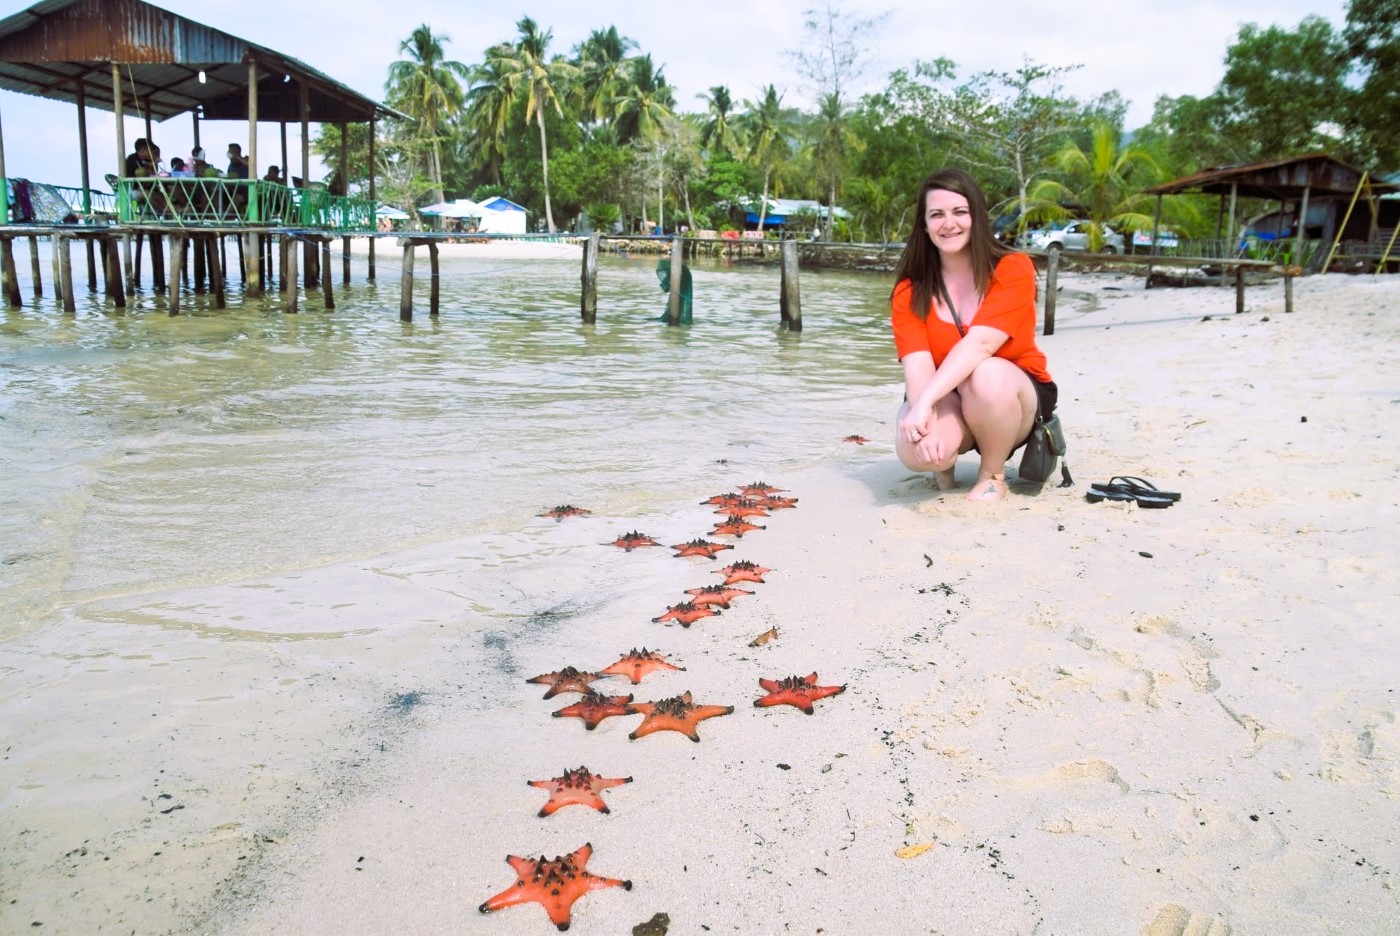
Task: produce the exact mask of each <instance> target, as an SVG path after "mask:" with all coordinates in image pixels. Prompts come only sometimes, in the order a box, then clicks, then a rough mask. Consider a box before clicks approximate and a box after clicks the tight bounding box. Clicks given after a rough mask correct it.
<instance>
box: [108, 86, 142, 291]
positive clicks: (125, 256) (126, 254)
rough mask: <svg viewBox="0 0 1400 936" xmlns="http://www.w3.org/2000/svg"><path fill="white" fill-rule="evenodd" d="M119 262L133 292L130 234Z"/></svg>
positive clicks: (123, 279)
mask: <svg viewBox="0 0 1400 936" xmlns="http://www.w3.org/2000/svg"><path fill="white" fill-rule="evenodd" d="M112 67H113V68H116V67H117V66H115V65H113V66H112ZM117 122H118V123H121V121H120V120H118V121H117ZM122 158H123V159H125V158H126V157H125V156H123V157H122ZM118 165H120V163H118ZM121 262H122V263H123V264H125V266H124V267H119V269H121V270H122V281H123V282H124V283H125V284H126V292H127V293H131V292H134V291H135V290H136V283H135V282H133V281H132V278H131V277H132V275H133V273H132V267H131V235H130V234H124V235H122V252H121ZM121 308H126V298H125V296H123V298H122V304H121Z"/></svg>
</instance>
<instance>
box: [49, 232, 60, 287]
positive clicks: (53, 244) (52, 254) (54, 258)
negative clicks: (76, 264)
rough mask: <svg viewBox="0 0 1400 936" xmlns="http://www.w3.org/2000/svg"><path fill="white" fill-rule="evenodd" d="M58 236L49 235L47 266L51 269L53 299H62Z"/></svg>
mask: <svg viewBox="0 0 1400 936" xmlns="http://www.w3.org/2000/svg"><path fill="white" fill-rule="evenodd" d="M58 239H59V238H58V235H57V234H50V235H49V264H50V266H52V267H53V297H54V298H55V299H62V298H63V271H62V270H61V269H60V268H59V266H60V265H59V262H58Z"/></svg>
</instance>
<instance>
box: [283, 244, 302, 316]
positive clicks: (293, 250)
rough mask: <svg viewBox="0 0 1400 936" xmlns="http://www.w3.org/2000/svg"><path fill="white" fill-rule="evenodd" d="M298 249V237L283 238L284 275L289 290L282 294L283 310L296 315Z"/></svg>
mask: <svg viewBox="0 0 1400 936" xmlns="http://www.w3.org/2000/svg"><path fill="white" fill-rule="evenodd" d="M297 249H298V245H297V242H296V238H294V237H286V236H284V237H283V238H282V277H283V280H284V283H283V285H285V286H286V289H287V291H286V292H285V293H283V294H282V311H283V312H287V313H289V314H292V315H295V314H296V311H297V290H298V289H299V288H300V287H299V284H298V283H297Z"/></svg>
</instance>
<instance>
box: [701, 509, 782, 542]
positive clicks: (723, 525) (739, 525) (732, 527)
mask: <svg viewBox="0 0 1400 936" xmlns="http://www.w3.org/2000/svg"><path fill="white" fill-rule="evenodd" d="M766 529H768V528H767V527H766V526H760V525H759V524H757V523H749V522H748V521H747V520H745V519H744V518H743V517H737V516H734V515H733V514H730V516H729V519H727V520H723V521H721V522H719V523H716V524H715V528H714V529H713V530H711V531H710V535H711V536H738V537H740V538H742V537H743V535H744V534H745V533H747V532H749V531H750V530H766Z"/></svg>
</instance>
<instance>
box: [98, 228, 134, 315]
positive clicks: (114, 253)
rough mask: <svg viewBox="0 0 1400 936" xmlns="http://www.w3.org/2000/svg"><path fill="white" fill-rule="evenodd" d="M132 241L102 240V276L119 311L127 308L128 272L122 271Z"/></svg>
mask: <svg viewBox="0 0 1400 936" xmlns="http://www.w3.org/2000/svg"><path fill="white" fill-rule="evenodd" d="M130 246H131V241H130V240H129V239H128V238H126V237H115V238H112V237H104V238H102V276H103V280H104V283H103V286H104V288H105V290H106V292H107V295H109V296H111V297H112V304H113V305H115V306H116V307H117V308H118V309H125V308H126V293H125V292H124V291H123V290H124V286H125V282H126V271H125V270H123V269H122V257H123V255H124V254H125V253H126V252H127V251H128V250H129V249H130Z"/></svg>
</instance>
